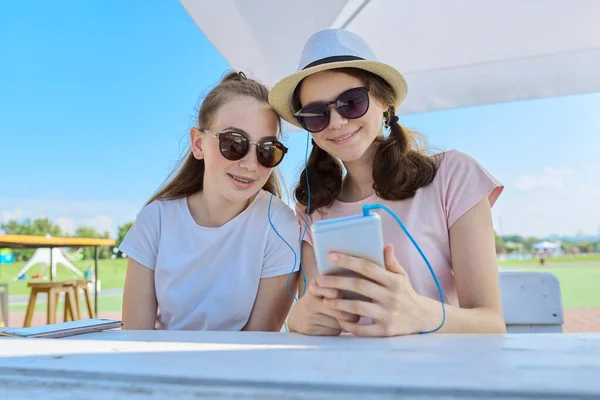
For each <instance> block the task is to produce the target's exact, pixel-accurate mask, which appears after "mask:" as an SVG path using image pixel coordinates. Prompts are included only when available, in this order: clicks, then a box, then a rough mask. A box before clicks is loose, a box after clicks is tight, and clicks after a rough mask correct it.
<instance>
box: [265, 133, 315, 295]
mask: <svg viewBox="0 0 600 400" xmlns="http://www.w3.org/2000/svg"><path fill="white" fill-rule="evenodd" d="M307 163H308V134H307V135H306V152H305V153H304V165H305V170H306V187H307V188H308V206H307V209H306V221H305V224H304V231H303V232H302V235H301V236H300V266H302V241H303V240H304V235H305V234H306V228H307V227H308V212H309V210H310V185H309V184H308V166H306V164H307ZM273 196H274V194H273V193H271V198H270V199H269V208H268V209H267V219H268V220H269V224H270V225H271V228H273V231H275V233H276V234H277V236H279V238H280V239H281V240H283V243H285V244H286V245H287V247H289V248H290V250H291V251H292V253H293V254H294V265H293V266H292V270H291V271H290V273H289V274H288V277H287V279H286V280H285V290H287V291H288V293H289V294H290V295H291V296H292V297H293V298H294V300H295V301H298V298H297V297H296V294H295V293H294V292H292V291H291V290H290V286H289V282H290V278H291V277H292V275H293V274H294V270H295V269H296V261H297V259H298V256H297V255H296V252H295V251H294V249H293V248H292V246H291V245H290V244H289V243H288V242H287V241H286V240H285V239H284V238H283V237H282V236H281V235H280V234H279V232H278V231H277V229H276V228H275V226H274V225H273V221H271V203H272V202H273ZM300 270H301V271H302V280H303V282H304V290H303V292H302V294H303V295H304V293H306V274H305V272H304V269H303V268H302V267H301V268H300Z"/></svg>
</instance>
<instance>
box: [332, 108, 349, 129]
mask: <svg viewBox="0 0 600 400" xmlns="http://www.w3.org/2000/svg"><path fill="white" fill-rule="evenodd" d="M329 113H330V116H329V128H330V129H339V128H341V127H342V126H344V125H346V124H347V123H348V119H346V118H345V117H344V116H342V115H341V114H340V113H339V112H338V110H337V109H336V108H335V107H334V106H333V105H331V106H329Z"/></svg>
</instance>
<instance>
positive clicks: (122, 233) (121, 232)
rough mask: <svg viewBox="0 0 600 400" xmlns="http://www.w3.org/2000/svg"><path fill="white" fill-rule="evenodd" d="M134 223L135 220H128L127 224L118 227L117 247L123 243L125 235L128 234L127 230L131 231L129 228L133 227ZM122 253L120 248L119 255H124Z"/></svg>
mask: <svg viewBox="0 0 600 400" xmlns="http://www.w3.org/2000/svg"><path fill="white" fill-rule="evenodd" d="M132 225H133V221H131V222H127V223H126V224H123V225H121V226H119V227H118V228H117V247H119V246H121V243H123V240H124V239H125V236H126V235H127V232H129V230H130V229H131V226H132ZM122 254H123V253H122V252H121V250H119V251H118V253H117V256H118V257H122Z"/></svg>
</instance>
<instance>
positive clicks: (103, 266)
mask: <svg viewBox="0 0 600 400" xmlns="http://www.w3.org/2000/svg"><path fill="white" fill-rule="evenodd" d="M24 265H25V262H17V263H14V264H0V283H8V292H9V294H10V295H18V294H23V295H28V294H29V288H28V287H27V283H28V282H29V280H30V279H31V276H32V275H34V274H37V273H39V271H40V267H39V266H34V267H33V268H32V269H30V270H29V271H28V272H27V280H24V281H13V280H12V279H13V277H14V276H15V275H16V274H17V273H18V272H19V271H20V270H21V268H23V266H24ZM74 265H75V266H76V267H77V268H78V269H79V270H81V271H82V272H84V271H85V270H87V269H88V267H89V266H90V265H91V266H93V265H94V260H85V261H78V262H76V263H74ZM126 265H127V260H125V259H123V258H119V259H116V260H111V259H106V260H99V261H98V277H97V278H98V279H99V280H100V282H101V288H102V290H104V289H122V288H123V284H124V283H125V270H126V268H125V267H126ZM47 273H48V274H49V271H48V272H47ZM56 275H57V276H56V277H55V280H61V279H73V278H74V277H75V275H74V274H72V273H71V271H69V270H68V269H67V268H66V267H61V266H60V265H59V266H58V267H57V268H56Z"/></svg>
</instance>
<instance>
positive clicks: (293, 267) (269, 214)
mask: <svg viewBox="0 0 600 400" xmlns="http://www.w3.org/2000/svg"><path fill="white" fill-rule="evenodd" d="M273 196H274V194H273V193H271V198H270V199H269V208H268V209H267V218H268V219H269V224H270V225H271V228H273V230H274V231H275V233H276V234H277V236H279V239H281V240H283V243H285V244H286V245H287V247H289V248H290V250H291V251H292V253H293V254H294V265H293V266H292V271H291V272H290V273H289V275H288V277H287V279H286V280H285V290H287V291H288V293H289V294H291V295H292V297H293V298H294V300H296V301H297V300H298V299H297V298H296V294H295V293H294V292H292V291H291V290H290V286H289V282H290V278H291V277H292V274H293V273H294V270H295V269H296V261H297V259H298V258H297V256H296V252H295V251H294V249H293V248H292V246H291V245H290V244H289V243H288V242H287V241H286V240H285V239H284V238H283V237H282V236H281V235H280V234H279V232H277V229H276V228H275V225H273V221H271V203H272V202H273ZM301 254H302V253H301Z"/></svg>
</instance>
